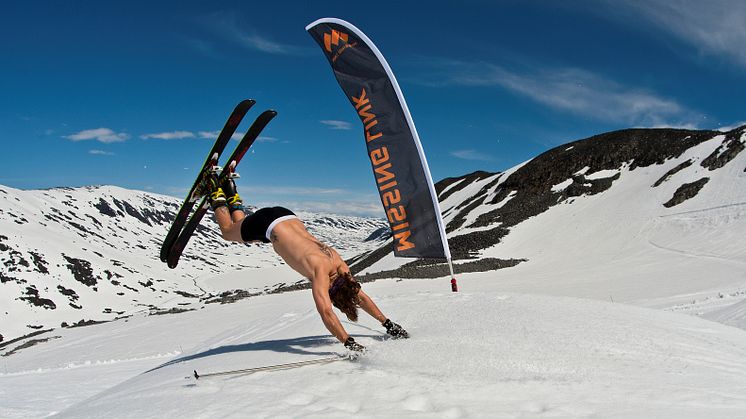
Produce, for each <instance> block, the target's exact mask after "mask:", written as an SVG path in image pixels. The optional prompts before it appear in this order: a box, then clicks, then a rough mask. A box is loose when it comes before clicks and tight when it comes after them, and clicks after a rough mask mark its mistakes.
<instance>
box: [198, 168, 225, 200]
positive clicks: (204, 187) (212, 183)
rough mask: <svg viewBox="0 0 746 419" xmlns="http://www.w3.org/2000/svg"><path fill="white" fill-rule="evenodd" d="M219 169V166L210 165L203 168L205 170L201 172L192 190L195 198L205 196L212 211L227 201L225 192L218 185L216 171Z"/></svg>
mask: <svg viewBox="0 0 746 419" xmlns="http://www.w3.org/2000/svg"><path fill="white" fill-rule="evenodd" d="M219 170H220V167H218V166H211V167H208V168H207V169H205V171H204V172H202V180H201V181H200V182H199V185H198V186H197V189H196V190H195V191H194V197H195V198H200V197H203V196H207V201H208V202H209V203H210V207H211V208H212V209H213V211H214V210H215V209H216V208H218V207H221V206H223V205H226V203H227V199H226V197H225V193H224V192H223V189H222V188H221V187H220V182H219V181H218V175H217V172H218V171H219Z"/></svg>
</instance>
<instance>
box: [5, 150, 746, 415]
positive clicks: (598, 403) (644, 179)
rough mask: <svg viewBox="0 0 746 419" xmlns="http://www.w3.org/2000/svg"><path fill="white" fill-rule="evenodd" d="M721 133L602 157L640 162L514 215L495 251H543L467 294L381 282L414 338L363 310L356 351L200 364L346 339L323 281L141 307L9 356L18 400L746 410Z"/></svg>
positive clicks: (233, 278) (472, 188) (470, 280)
mask: <svg viewBox="0 0 746 419" xmlns="http://www.w3.org/2000/svg"><path fill="white" fill-rule="evenodd" d="M721 142H722V138H721V139H713V140H710V141H706V142H704V143H702V144H700V145H699V146H697V147H693V148H692V149H690V150H688V151H686V152H685V153H683V154H682V155H681V156H679V157H677V158H676V159H671V160H670V161H667V162H665V163H664V164H661V165H653V166H649V167H638V168H636V169H635V170H630V169H629V166H625V167H622V168H621V169H620V170H618V171H610V172H608V173H602V172H596V173H590V174H585V173H587V171H588V170H585V171H584V174H585V176H586V177H587V178H591V177H593V178H596V177H609V176H611V175H615V174H616V173H619V174H620V177H619V179H618V180H616V181H614V183H613V186H612V187H611V188H610V189H608V190H606V191H604V192H603V193H601V194H597V195H584V196H579V197H574V198H571V199H569V200H567V201H566V202H563V203H561V204H559V205H556V206H554V207H552V208H551V209H550V210H549V211H546V212H544V213H542V214H539V215H537V216H534V217H531V218H529V219H527V220H526V221H524V222H522V223H520V224H518V225H516V226H515V227H512V228H511V232H510V234H509V235H508V236H506V237H505V238H504V239H503V240H502V241H501V242H500V243H498V244H497V245H495V246H494V247H492V248H489V249H486V250H485V251H484V252H483V254H482V255H481V256H483V257H499V258H526V259H527V261H526V262H523V263H521V264H519V265H517V266H516V267H514V268H509V269H502V270H498V271H494V272H484V273H471V274H462V275H459V277H458V280H459V285H460V289H461V292H459V293H455V294H454V293H451V292H450V287H449V283H448V278H438V279H429V280H410V279H407V280H399V279H396V278H394V279H390V280H381V281H377V282H374V283H368V284H364V289H365V290H366V292H367V293H368V294H369V295H371V296H372V297H373V298H374V299H375V301H376V302H377V303H378V304H379V306H380V307H381V309H382V310H383V312H384V313H386V314H387V315H388V316H390V317H391V318H392V320H394V321H396V322H399V323H401V324H402V325H403V326H404V327H405V328H407V329H408V331H409V332H410V333H411V335H412V337H411V338H410V339H408V340H387V339H385V335H384V334H383V329H382V327H381V326H380V325H378V324H377V322H375V321H374V320H372V319H371V318H369V317H368V316H366V315H364V314H362V313H361V321H360V322H359V323H358V324H353V323H350V322H347V321H343V324H344V326H345V328H346V329H347V330H348V331H349V332H350V333H351V334H352V335H353V336H355V337H356V339H357V340H358V341H359V342H360V343H362V344H364V345H366V346H367V347H368V348H369V351H368V353H367V354H366V355H365V356H364V357H362V358H361V359H359V360H357V361H355V362H349V361H340V362H334V363H330V364H326V365H312V366H305V367H301V368H296V369H288V370H282V371H271V372H259V373H254V374H244V375H233V376H220V377H210V378H203V379H200V380H195V379H194V378H193V377H192V376H191V374H192V371H193V370H195V369H196V370H197V371H199V372H201V373H209V372H215V371H223V370H231V369H241V368H251V367H259V366H268V365H275V364H279V363H285V362H296V361H303V360H307V359H315V358H317V357H326V356H329V355H333V354H344V353H345V350H344V348H343V347H342V345H341V344H339V343H338V342H336V341H335V340H334V339H333V338H331V337H330V335H329V333H328V331H327V330H326V329H325V328H324V326H323V324H322V322H321V320H320V319H319V317H318V314H317V313H316V310H315V308H314V305H313V300H312V298H311V294H310V291H308V290H304V291H297V292H290V293H283V294H269V295H267V294H265V295H260V296H256V297H252V298H249V299H246V300H241V301H239V302H236V303H233V304H225V305H221V304H203V305H200V306H198V307H194V308H196V309H195V310H193V311H189V312H185V313H181V314H175V315H158V316H152V315H147V313H145V312H140V313H135V314H133V315H132V316H131V317H128V318H124V319H119V320H116V321H112V322H109V323H104V324H99V325H94V326H88V327H81V328H74V329H55V330H53V331H51V332H47V333H44V334H41V335H39V336H37V337H35V339H47V338H48V339H49V341H47V342H41V343H38V344H36V345H34V346H32V347H29V348H25V349H21V350H19V351H18V352H17V353H15V354H13V355H10V356H4V357H2V358H0V360H1V361H2V362H1V363H0V395H1V397H0V416H2V417H8V418H21V417H24V418H25V417H45V416H48V415H52V414H54V415H56V416H55V417H63V418H87V417H97V418H98V417H113V418H120V417H133V418H134V417H138V418H139V417H190V418H191V417H195V418H201V417H321V416H324V417H350V416H353V415H354V416H359V417H391V416H404V417H428V418H429V417H446V418H449V417H452V418H460V417H630V418H637V417H687V418H713V417H733V418H736V417H746V378H744V377H746V250H745V249H746V246H745V245H744V243H745V242H744V237H745V236H744V233H745V232H746V187H744V183H745V182H746V173H744V172H743V168H744V167H746V153H741V154H739V155H738V156H737V157H736V159H734V160H733V161H732V162H730V163H728V164H727V165H726V166H724V167H723V168H721V169H718V170H715V171H708V170H707V169H704V168H702V167H701V166H700V165H699V162H700V161H701V159H702V158H703V156H707V155H709V154H711V153H712V152H713V151H714V150H716V149H717V148H718V147H719V145H720V144H721ZM687 159H692V160H693V162H694V164H692V165H691V166H689V167H687V168H685V169H683V170H681V171H680V172H678V173H676V174H675V175H674V176H672V177H671V179H669V180H667V181H666V182H663V183H662V184H661V185H660V186H658V187H656V188H652V187H651V185H652V184H653V182H654V181H655V180H657V179H660V178H661V177H662V176H663V175H664V174H666V173H667V172H668V171H669V170H671V169H672V168H674V167H676V166H678V165H679V164H680V163H681V162H683V161H685V160H687ZM612 172H613V173H612ZM703 176H708V177H710V178H711V180H710V182H709V183H708V184H707V185H706V187H704V188H703V189H702V190H701V191H700V192H699V193H698V194H697V196H696V197H694V198H692V199H690V200H687V201H684V202H683V203H682V204H680V205H677V206H675V207H672V208H665V207H663V206H662V205H661V203H662V202H665V201H666V200H668V199H669V198H670V197H671V196H672V194H673V192H674V191H675V190H676V189H677V188H678V187H679V186H680V185H681V184H682V183H686V182H692V181H694V180H697V179H700V178H701V177H703ZM494 179H495V178H494V177H491V178H488V179H484V180H481V181H478V182H474V184H471V185H468V186H466V187H464V188H463V189H462V190H459V191H457V192H455V193H454V195H458V196H457V197H453V196H452V197H450V198H449V199H448V200H446V204H447V205H444V206H443V208H444V209H447V210H454V209H455V206H457V205H458V204H459V203H461V202H463V200H465V199H468V198H469V197H472V196H474V195H475V194H476V193H477V192H478V191H479V190H480V189H481V188H482V187H483V186H484V185H486V184H487V183H486V182H489V181H491V180H494ZM503 179H504V178H503ZM496 187H499V185H497V186H496ZM507 199H510V197H508V198H507ZM502 204H504V203H499V204H497V205H502ZM29 205H30V204H29ZM493 208H494V207H493ZM483 211H485V209H484V208H482V207H479V208H477V209H476V210H475V212H479V213H482V212H483ZM469 216H470V217H472V214H469ZM251 254H252V257H253V255H262V253H261V251H259V249H255V252H252V253H251ZM257 257H258V256H257ZM408 261H409V260H408V259H407V260H404V262H408ZM133 263H134V262H133ZM401 263H402V262H401V261H400V260H396V259H394V258H393V257H391V256H387V257H385V258H384V259H382V260H381V261H379V262H378V263H377V264H376V265H375V266H376V267H377V268H376V269H378V270H382V269H385V268H386V267H389V268H393V267H396V266H398V265H399V264H401ZM193 265H194V264H193ZM193 265H192V266H185V267H184V268H183V269H184V271H186V272H188V273H189V274H190V277H193V278H194V286H195V287H197V288H200V287H202V288H205V289H216V288H222V289H235V288H241V289H246V290H249V291H252V292H253V290H256V291H262V290H264V289H266V287H269V286H273V285H275V284H278V283H287V284H291V283H294V282H297V281H299V280H301V278H300V277H299V276H297V275H296V274H295V273H293V272H292V271H291V270H290V269H289V268H288V267H286V266H283V265H277V266H273V265H272V264H270V263H262V264H259V265H260V266H254V267H244V268H242V269H240V270H239V269H235V270H232V271H229V272H223V273H219V274H214V273H210V272H203V271H198V270H197V268H196V266H193ZM164 272H166V271H165V268H164ZM14 346H15V345H13V344H11V345H8V346H6V347H4V348H1V349H0V352H2V353H6V352H7V351H9V350H10V349H13V347H14Z"/></svg>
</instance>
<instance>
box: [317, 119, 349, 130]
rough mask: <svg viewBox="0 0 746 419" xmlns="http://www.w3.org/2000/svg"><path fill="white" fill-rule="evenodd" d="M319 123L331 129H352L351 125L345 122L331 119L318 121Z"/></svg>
mask: <svg viewBox="0 0 746 419" xmlns="http://www.w3.org/2000/svg"><path fill="white" fill-rule="evenodd" d="M319 122H321V123H322V124H324V125H326V126H328V127H329V128H331V129H342V130H351V129H352V124H351V123H349V122H347V121H337V120H333V119H326V120H323V121H319Z"/></svg>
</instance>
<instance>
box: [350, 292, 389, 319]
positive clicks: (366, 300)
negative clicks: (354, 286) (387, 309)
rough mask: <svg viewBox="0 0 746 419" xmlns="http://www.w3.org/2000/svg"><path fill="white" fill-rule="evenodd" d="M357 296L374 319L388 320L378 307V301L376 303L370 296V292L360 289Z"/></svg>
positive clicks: (361, 304) (363, 307)
mask: <svg viewBox="0 0 746 419" xmlns="http://www.w3.org/2000/svg"><path fill="white" fill-rule="evenodd" d="M357 298H358V300H359V301H360V308H362V309H363V310H365V312H366V313H368V314H370V315H371V316H372V317H373V318H374V319H376V320H378V321H379V322H381V323H383V322H385V321H386V316H384V315H383V313H381V310H380V309H379V308H378V306H377V305H376V303H374V302H373V300H372V299H371V298H370V297H368V294H366V293H364V292H363V290H360V291H359V292H358V293H357Z"/></svg>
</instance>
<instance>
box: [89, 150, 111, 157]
mask: <svg viewBox="0 0 746 419" xmlns="http://www.w3.org/2000/svg"><path fill="white" fill-rule="evenodd" d="M88 154H93V155H97V156H113V155H114V153H112V152H111V151H104V150H88Z"/></svg>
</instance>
